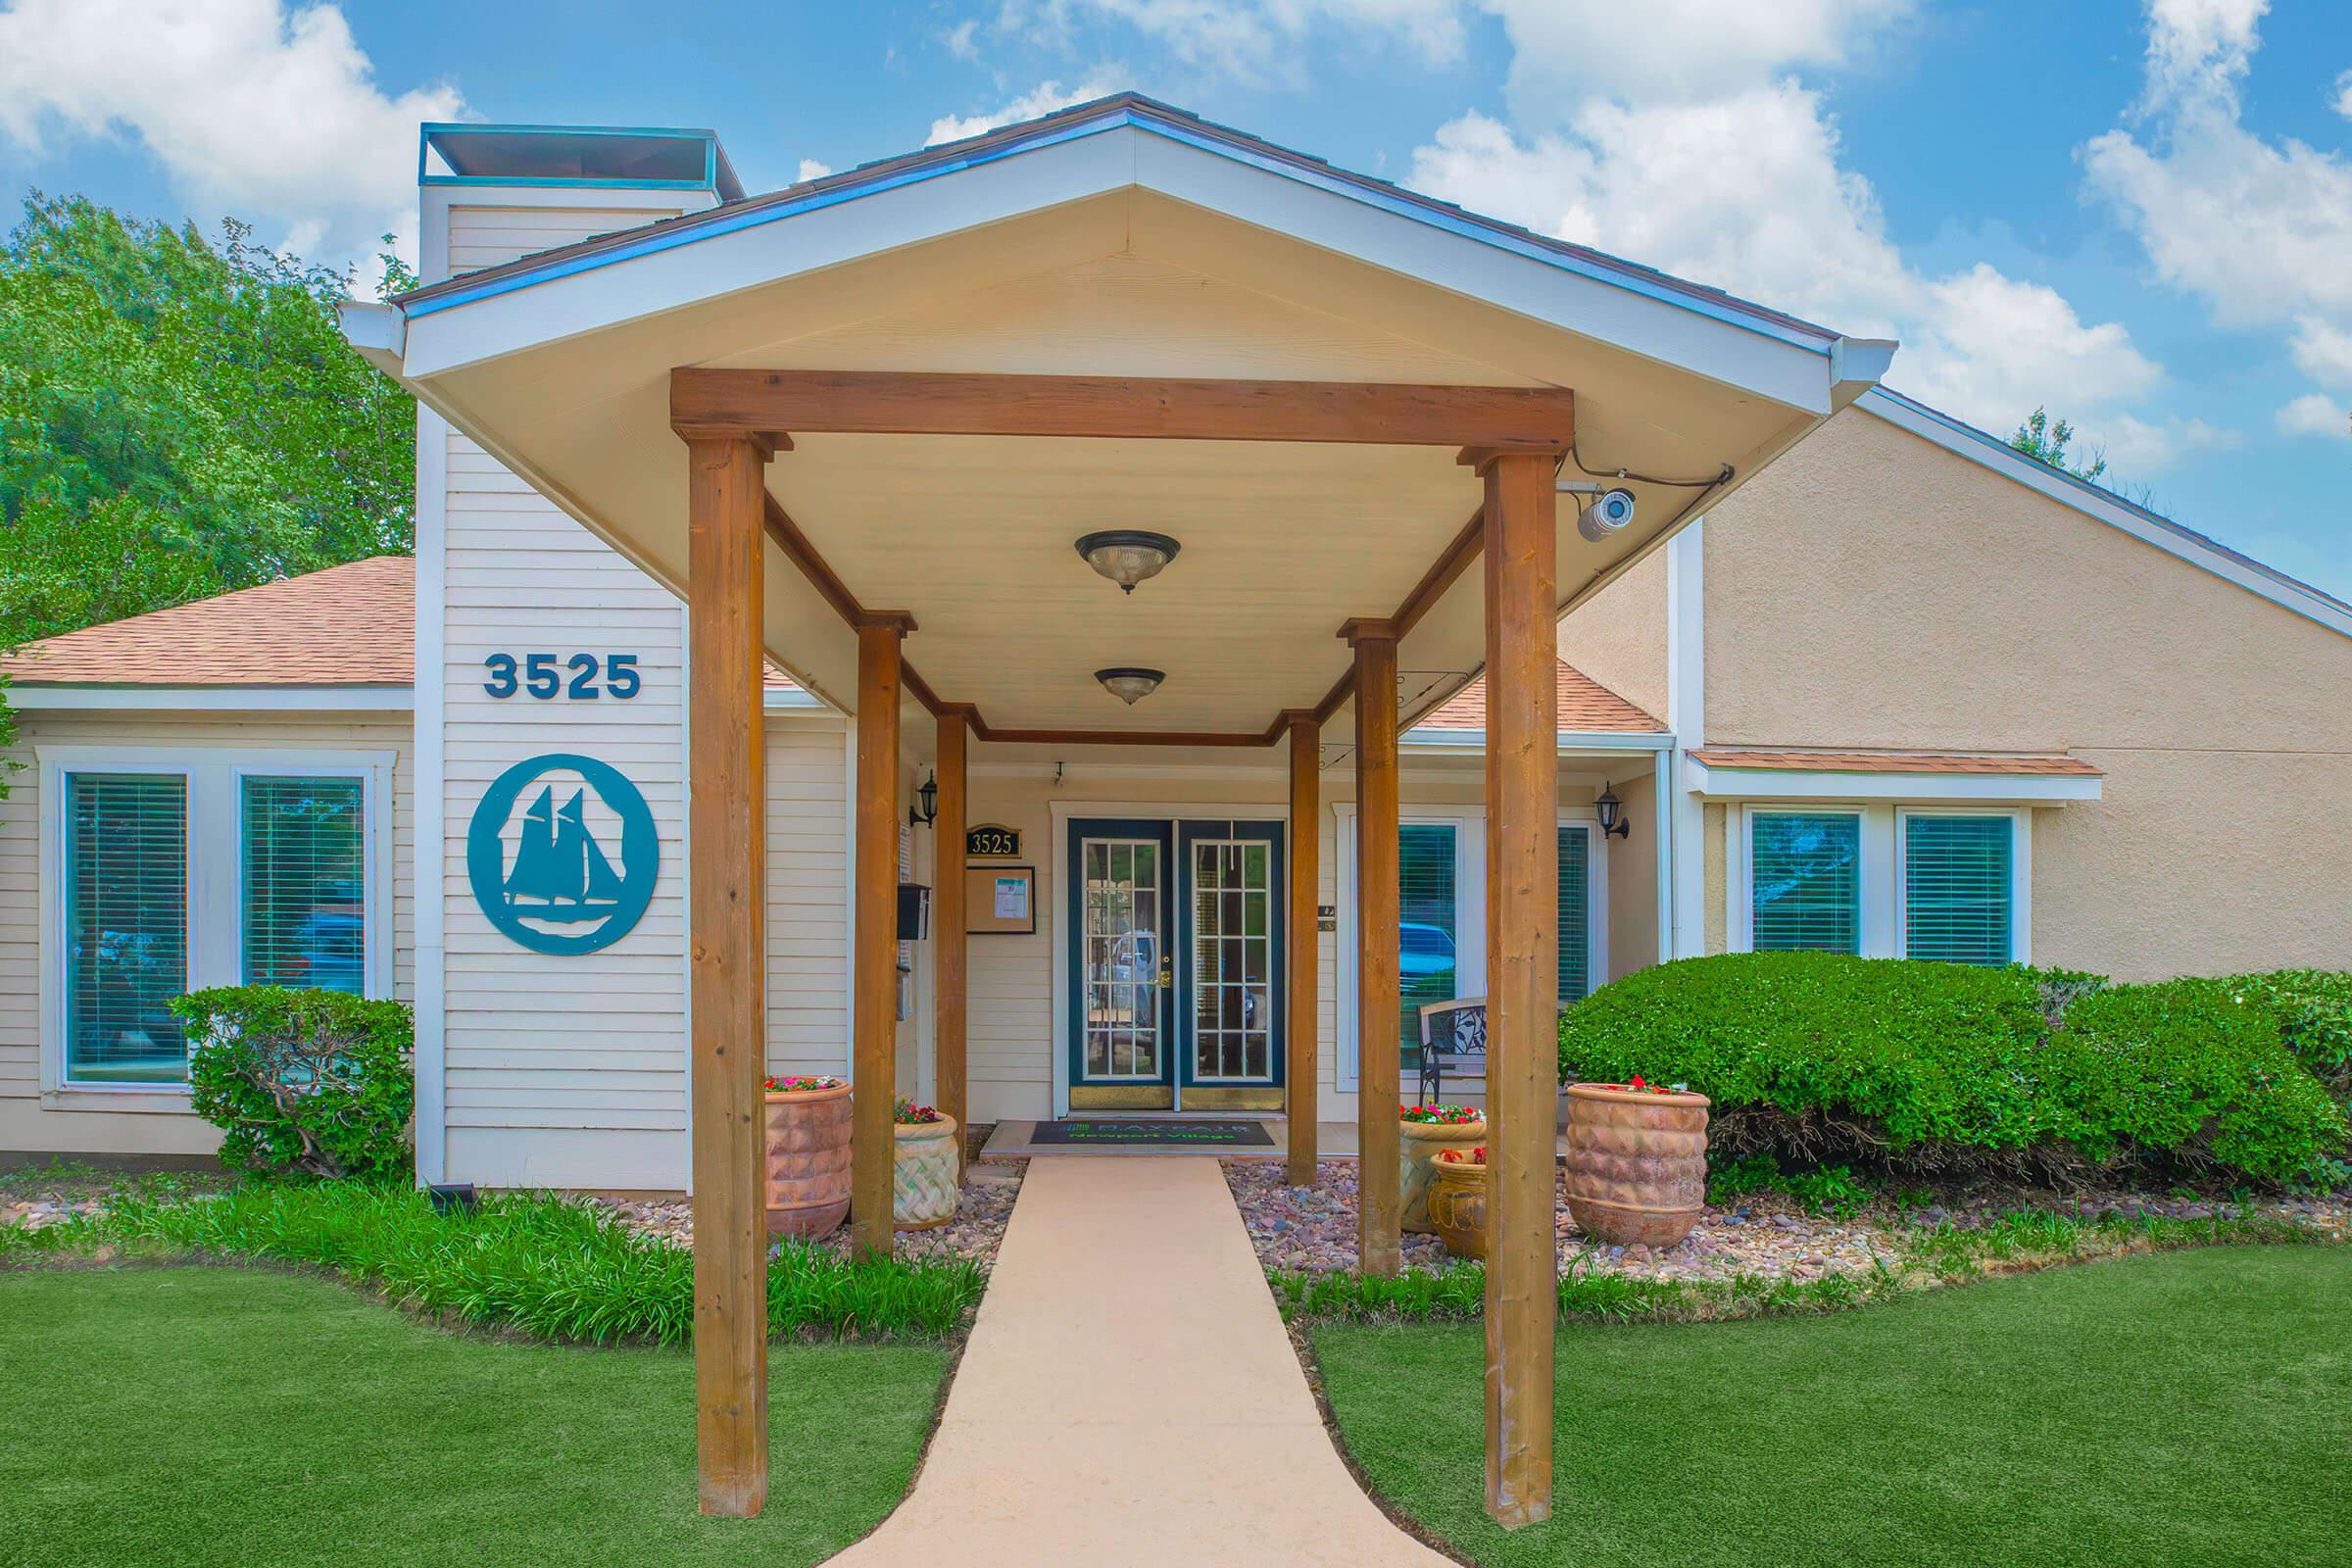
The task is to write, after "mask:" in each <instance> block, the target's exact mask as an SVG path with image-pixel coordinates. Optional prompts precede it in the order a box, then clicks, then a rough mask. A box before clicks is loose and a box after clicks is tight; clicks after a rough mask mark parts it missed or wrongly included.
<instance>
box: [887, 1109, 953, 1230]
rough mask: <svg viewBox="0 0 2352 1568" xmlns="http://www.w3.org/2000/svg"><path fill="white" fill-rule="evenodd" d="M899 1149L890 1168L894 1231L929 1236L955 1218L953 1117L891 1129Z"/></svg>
mask: <svg viewBox="0 0 2352 1568" xmlns="http://www.w3.org/2000/svg"><path fill="white" fill-rule="evenodd" d="M891 1132H892V1134H893V1135H894V1137H895V1138H896V1141H897V1144H898V1148H897V1150H896V1152H894V1154H893V1156H892V1159H891V1167H890V1223H891V1227H892V1228H893V1229H894V1230H902V1231H927V1230H931V1229H934V1228H936V1227H938V1226H941V1225H945V1224H946V1223H947V1222H948V1221H950V1220H952V1219H954V1218H955V1217H956V1196H957V1193H956V1139H957V1138H958V1137H960V1136H961V1133H960V1130H959V1129H958V1128H957V1126H956V1118H955V1117H953V1116H948V1115H942V1116H941V1117H940V1118H939V1120H937V1121H921V1122H914V1123H911V1124H908V1123H900V1124H897V1125H894V1126H893V1127H892V1128H891Z"/></svg>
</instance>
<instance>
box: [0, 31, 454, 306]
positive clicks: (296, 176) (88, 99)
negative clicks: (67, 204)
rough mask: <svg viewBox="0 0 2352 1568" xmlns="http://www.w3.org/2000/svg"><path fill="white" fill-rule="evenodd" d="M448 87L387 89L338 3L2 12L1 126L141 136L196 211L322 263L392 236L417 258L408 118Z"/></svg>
mask: <svg viewBox="0 0 2352 1568" xmlns="http://www.w3.org/2000/svg"><path fill="white" fill-rule="evenodd" d="M464 108H465V103H464V100H463V99H462V98H461V97H460V96H459V94H458V91H457V89H455V88H454V87H450V86H447V85H435V86H431V87H425V88H417V89H412V90H410V91H407V92H403V93H400V94H398V95H397V96H395V95H390V94H387V93H386V92H385V91H384V90H383V89H382V88H380V87H379V86H377V85H376V82H375V79H374V68H373V67H372V65H370V63H369V62H368V56H367V55H366V54H365V53H363V52H362V51H361V49H360V47H359V45H358V43H357V42H356V41H355V40H354V39H353V37H352V34H351V27H350V25H349V24H348V23H347V22H345V20H344V17H343V13H342V11H341V10H339V9H338V8H337V7H335V6H333V5H319V6H314V7H310V8H307V9H300V10H293V9H289V8H288V6H287V5H286V4H284V3H283V0H195V3H189V4H182V5H176V6H171V7H159V6H154V5H150V4H141V3H139V0H17V3H16V4H15V5H14V6H12V7H10V8H9V9H8V10H6V11H4V12H0V135H5V136H6V137H7V138H9V139H10V140H13V141H15V142H17V143H19V144H21V145H23V146H25V148H28V149H30V150H33V151H35V152H38V151H40V150H42V149H43V148H44V147H45V146H46V145H47V144H48V143H49V142H50V141H51V140H52V139H54V138H55V137H56V136H58V135H59V134H61V133H62V134H64V135H66V136H80V137H102V136H128V137H131V138H135V139H136V140H137V141H138V142H139V143H141V144H142V145H143V146H145V147H146V148H147V150H148V151H149V152H151V153H152V154H153V155H154V156H155V158H156V160H157V161H158V162H159V163H161V164H162V165H163V167H164V169H165V171H166V172H168V174H169V175H170V177H171V179H172V184H173V186H174V187H175V188H176V189H177V190H178V191H179V192H180V194H181V195H182V196H183V197H184V198H186V199H187V200H189V201H190V202H191V203H192V204H199V205H203V206H209V207H212V208H215V209H217V210H219V211H221V212H223V213H228V214H232V215H235V216H239V217H244V218H249V219H254V220H257V221H262V222H264V223H270V222H274V223H276V224H278V225H281V227H282V230H283V234H284V239H285V242H286V243H287V244H288V245H289V246H292V245H293V243H294V242H295V241H300V242H301V247H302V248H305V249H307V250H308V251H310V252H312V253H319V254H323V256H325V257H327V258H331V259H337V260H341V259H347V258H349V257H352V256H357V255H365V254H368V253H369V252H371V251H372V250H373V249H374V241H375V236H377V235H378V234H381V233H383V232H385V231H386V230H392V231H395V232H397V233H399V234H400V235H401V236H402V249H403V251H404V253H405V254H406V255H407V256H408V257H409V259H410V260H411V261H414V260H415V259H416V241H415V233H414V230H415V226H416V218H415V209H416V202H417V197H416V179H417V122H418V121H423V120H451V119H456V118H458V117H459V116H460V114H461V113H462V112H463V110H464Z"/></svg>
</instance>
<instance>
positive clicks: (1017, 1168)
mask: <svg viewBox="0 0 2352 1568" xmlns="http://www.w3.org/2000/svg"><path fill="white" fill-rule="evenodd" d="M1028 1168H1029V1162H1028V1161H1027V1160H1025V1159H1024V1160H1008V1159H990V1160H983V1161H981V1162H979V1163H977V1164H973V1165H969V1166H967V1167H965V1169H964V1173H963V1197H962V1198H961V1199H960V1200H959V1201H957V1203H956V1217H955V1218H954V1219H952V1220H950V1221H949V1222H948V1223H947V1224H945V1225H942V1226H940V1227H939V1228H938V1229H937V1230H929V1231H901V1232H899V1236H898V1247H897V1250H896V1255H897V1256H899V1257H900V1258H902V1259H906V1260H908V1261H913V1260H916V1259H921V1258H957V1257H960V1258H969V1259H970V1260H971V1261H973V1262H975V1263H977V1264H979V1265H980V1271H981V1272H982V1273H984V1274H985V1273H987V1272H988V1271H989V1270H991V1269H992V1268H994V1267H995V1266H996V1261H997V1249H998V1248H999V1247H1000V1246H1002V1245H1003V1244H1004V1241H1005V1222H1006V1221H1008V1220H1010V1219H1011V1218H1012V1205H1013V1201H1014V1200H1015V1199H1017V1198H1019V1197H1020V1196H1021V1177H1022V1176H1023V1174H1025V1173H1026V1172H1027V1170H1028ZM593 1201H596V1202H599V1203H602V1204H604V1205H605V1206H607V1207H609V1208H611V1209H612V1210H613V1212H614V1213H615V1214H616V1215H617V1216H618V1217H619V1219H620V1222H621V1223H622V1224H623V1225H626V1226H628V1227H629V1229H631V1230H633V1231H635V1232H637V1233H638V1234H639V1235H640V1236H644V1237H647V1238H649V1239H651V1240H653V1241H658V1242H667V1243H670V1244H672V1245H674V1246H678V1247H692V1246H693V1245H694V1204H693V1203H692V1201H689V1200H687V1199H683V1198H671V1199H625V1200H624V1199H603V1198H600V1199H596V1200H593ZM817 1245H819V1246H820V1247H824V1248H827V1249H830V1250H833V1251H836V1252H844V1253H846V1252H847V1251H848V1250H850V1228H849V1227H848V1226H847V1225H844V1226H843V1227H842V1228H841V1229H839V1230H837V1231H835V1232H834V1233H833V1234H832V1235H830V1236H828V1237H826V1238H825V1239H824V1240H823V1241H822V1242H820V1243H818V1244H817Z"/></svg>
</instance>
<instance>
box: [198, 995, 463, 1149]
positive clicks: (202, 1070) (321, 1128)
mask: <svg viewBox="0 0 2352 1568" xmlns="http://www.w3.org/2000/svg"><path fill="white" fill-rule="evenodd" d="M172 1011H173V1012H174V1013H176V1014H178V1015H179V1017H180V1018H181V1019H182V1020H184V1021H185V1022H186V1024H187V1028H188V1043H189V1051H188V1085H189V1089H190V1091H191V1098H192V1100H193V1103H194V1105H195V1110H196V1114H198V1115H199V1116H202V1117H203V1118H204V1119H205V1120H207V1121H209V1122H211V1123H212V1124H213V1125H214V1126H216V1127H218V1128H220V1129H221V1163H222V1164H223V1165H226V1166H227V1167H228V1168H229V1169H231V1170H242V1171H254V1172H274V1173H296V1172H299V1173H302V1174H306V1175H312V1176H325V1177H338V1176H363V1177H372V1176H398V1175H401V1174H403V1173H405V1172H407V1171H408V1170H410V1169H411V1168H412V1167H411V1165H410V1154H409V1118H410V1116H411V1115H412V1114H413V1113H414V1111H415V1110H416V1106H417V1074H416V1069H415V1066H414V1065H413V1055H414V1053H415V1049H416V1048H415V1041H416V1025H415V1022H414V1020H413V1019H412V1018H411V1016H410V1013H409V1009H408V1007H407V1006H406V1005H403V1004H401V1003H398V1002H371V1001H368V1000H367V999H366V998H362V997H354V996H349V995H347V994H345V993H343V992H340V991H295V990H289V989H288V988H286V987H284V986H221V987H217V988H215V989H213V990H210V991H196V992H191V993H189V994H188V995H187V996H184V997H180V998H178V999H177V1000H175V1001H174V1002H172Z"/></svg>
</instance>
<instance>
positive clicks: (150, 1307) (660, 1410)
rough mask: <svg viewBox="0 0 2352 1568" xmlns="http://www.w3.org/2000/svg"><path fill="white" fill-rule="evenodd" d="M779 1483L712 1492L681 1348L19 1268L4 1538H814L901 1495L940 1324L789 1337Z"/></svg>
mask: <svg viewBox="0 0 2352 1568" xmlns="http://www.w3.org/2000/svg"><path fill="white" fill-rule="evenodd" d="M768 1355H769V1382H768V1389H769V1396H768V1397H769V1406H768V1409H769V1445H770V1453H771V1454H772V1456H773V1457H772V1463H771V1467H770V1480H769V1493H768V1502H767V1508H766V1510H765V1512H764V1513H762V1514H761V1515H760V1517H759V1518H758V1519H755V1520H751V1521H739V1520H711V1519H703V1518H701V1517H699V1516H698V1515H697V1513H696V1511H695V1479H694V1478H695V1471H694V1367H693V1362H692V1360H691V1358H690V1357H689V1356H687V1355H686V1354H685V1353H684V1352H682V1351H679V1350H675V1349H654V1348H630V1349H584V1348H558V1347H549V1346H533V1345H518V1344H512V1343H500V1342H495V1341H490V1340H484V1339H479V1338H465V1337H460V1336H456V1335H451V1334H446V1333H443V1332H441V1331H440V1330H437V1329H434V1328H432V1327H430V1326H428V1325H425V1324H422V1323H419V1322H417V1321H416V1320H415V1319H413V1318H409V1317H406V1316H403V1315H402V1314H400V1313H397V1312H391V1311H387V1310H386V1309H385V1308H384V1307H383V1306H382V1305H381V1304H379V1303H377V1302H374V1301H370V1300H368V1299H364V1298H362V1297H360V1296H357V1295H355V1294H353V1293H352V1292H350V1291H348V1290H344V1289H341V1288H339V1287H337V1286H335V1285H333V1284H331V1283H328V1282H326V1281H322V1280H318V1279H308V1278H301V1277H297V1276H293V1275H288V1274H284V1273H279V1272H275V1271H270V1270H260V1269H228V1268H115V1269H70V1270H32V1271H17V1272H13V1273H0V1389H5V1390H6V1391H7V1394H6V1398H5V1400H4V1401H0V1402H4V1404H5V1408H6V1411H7V1414H6V1417H5V1419H0V1518H4V1519H5V1520H6V1521H7V1524H6V1526H5V1529H4V1530H0V1563H9V1564H14V1563H25V1564H32V1563H39V1564H41V1565H43V1568H80V1565H91V1568H97V1565H108V1568H112V1565H118V1564H124V1563H142V1564H159V1565H160V1564H171V1565H174V1568H179V1565H186V1568H194V1565H200V1564H223V1565H227V1564H235V1565H239V1568H278V1565H284V1568H298V1565H299V1568H315V1565H317V1564H320V1563H355V1564H357V1563H365V1564H368V1565H369V1568H397V1565H407V1564H416V1565H418V1568H425V1565H432V1568H441V1565H448V1564H459V1563H482V1564H498V1565H507V1564H515V1565H524V1564H527V1565H530V1568H564V1565H569V1564H575V1563H584V1564H595V1565H598V1568H619V1565H623V1564H626V1565H629V1568H639V1565H649V1568H650V1565H661V1564H670V1563H744V1564H760V1565H761V1568H776V1565H790V1564H800V1563H811V1562H815V1561H817V1560H818V1559H820V1558H822V1557H825V1556H827V1555H829V1554H831V1553H832V1552H834V1551H837V1550H839V1549H840V1548H841V1547H842V1546H843V1545H845V1544H848V1543H849V1542H850V1541H852V1540H854V1539H856V1538H857V1537H858V1535H860V1534H861V1533H863V1532H864V1531H866V1530H868V1529H870V1528H871V1527H872V1526H873V1525H874V1524H875V1523H876V1522H877V1521H878V1520H880V1519H881V1518H882V1517H883V1515H885V1514H886V1513H888V1512H889V1511H890V1509H891V1508H892V1507H893V1506H894V1505H895V1504H896V1503H897V1501H898V1499H899V1497H900V1496H901V1495H903V1494H904V1493H905V1491H906V1488H907V1481H908V1478H909V1477H910V1476H911V1475H912V1473H913V1468H914V1462H915V1457H916V1454H917V1453H918V1451H919V1450H920V1448H921V1446H922V1442H923V1435H924V1433H925V1432H926V1431H927V1430H928V1428H929V1426H930V1422H931V1415H932V1411H933V1409H934V1408H935V1406H936V1403H937V1400H938V1395H939V1386H940V1382H941V1379H942V1378H943V1377H944V1376H945V1375H946V1372H947V1367H948V1359H949V1356H948V1351H947V1350H945V1349H944V1348H939V1347H936V1346H855V1345H779V1346H775V1347H773V1348H770V1350H769V1352H768Z"/></svg>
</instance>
